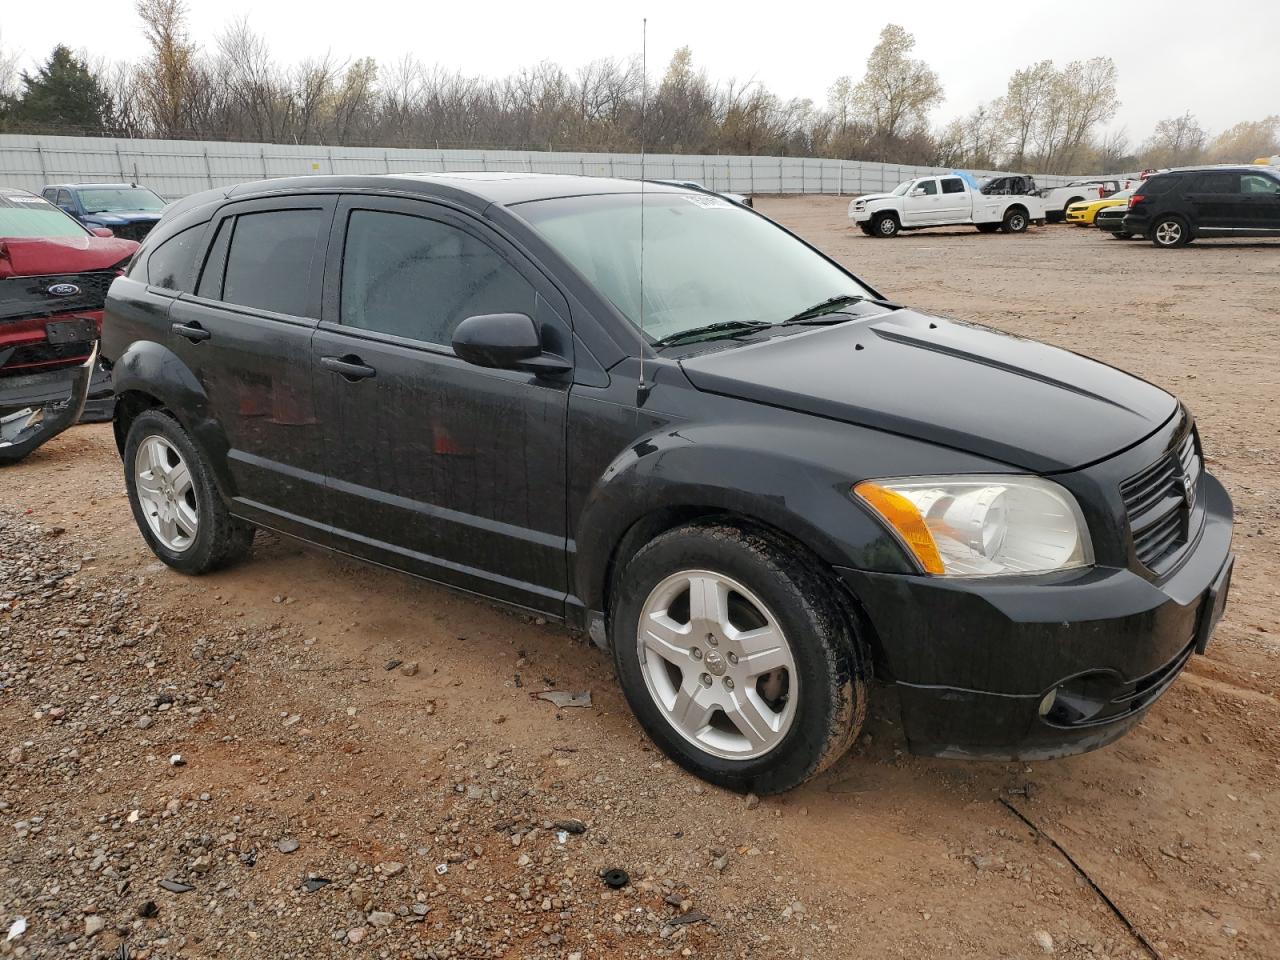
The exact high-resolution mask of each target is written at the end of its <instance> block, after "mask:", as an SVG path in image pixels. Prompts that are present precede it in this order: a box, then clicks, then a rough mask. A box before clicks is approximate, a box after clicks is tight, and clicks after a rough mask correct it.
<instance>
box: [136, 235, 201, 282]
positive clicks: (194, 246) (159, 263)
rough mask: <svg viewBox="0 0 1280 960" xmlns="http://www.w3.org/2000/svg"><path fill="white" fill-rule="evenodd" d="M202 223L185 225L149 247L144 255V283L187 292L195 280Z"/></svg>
mask: <svg viewBox="0 0 1280 960" xmlns="http://www.w3.org/2000/svg"><path fill="white" fill-rule="evenodd" d="M206 226H208V224H204V223H201V224H198V225H196V226H194V227H188V228H187V229H186V230H183V231H182V232H181V233H175V234H174V235H173V236H172V237H170V238H169V239H168V240H166V241H165V242H164V243H162V244H160V246H158V247H156V248H155V249H154V250H153V251H151V256H149V257H147V283H149V284H151V285H152V286H155V287H164V288H165V289H166V290H178V291H181V292H182V293H190V292H191V291H192V290H193V289H194V286H193V284H194V283H195V266H196V254H197V253H198V252H199V248H200V239H201V237H203V236H204V228H205V227H206Z"/></svg>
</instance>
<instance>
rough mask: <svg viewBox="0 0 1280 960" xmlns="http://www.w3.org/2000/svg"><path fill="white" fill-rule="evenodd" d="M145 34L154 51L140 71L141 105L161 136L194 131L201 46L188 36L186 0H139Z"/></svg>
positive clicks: (139, 104)
mask: <svg viewBox="0 0 1280 960" xmlns="http://www.w3.org/2000/svg"><path fill="white" fill-rule="evenodd" d="M136 10H137V13H138V16H139V17H140V18H141V19H142V28H143V33H144V34H145V36H146V38H147V44H148V46H150V48H151V52H150V54H149V55H148V57H147V59H146V60H145V61H143V63H142V65H141V67H140V69H139V70H138V72H137V81H138V86H139V90H138V108H139V113H140V114H141V115H142V116H143V117H144V118H145V120H146V122H147V124H148V126H149V127H150V128H151V129H152V130H153V131H154V132H155V133H156V134H158V135H159V136H162V137H180V136H183V135H185V134H187V133H190V132H193V131H192V124H191V123H190V115H191V107H192V105H193V104H194V103H195V102H196V101H195V99H194V94H195V91H194V89H193V87H194V84H193V82H192V81H193V75H194V71H195V62H196V57H197V56H198V52H199V51H198V49H197V47H196V45H195V43H193V42H192V41H191V39H190V38H189V37H188V35H187V28H186V16H187V9H186V4H185V3H183V0H138V2H137V7H136Z"/></svg>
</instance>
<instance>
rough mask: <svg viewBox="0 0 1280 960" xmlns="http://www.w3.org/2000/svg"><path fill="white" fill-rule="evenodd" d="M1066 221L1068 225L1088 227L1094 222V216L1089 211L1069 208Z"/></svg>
mask: <svg viewBox="0 0 1280 960" xmlns="http://www.w3.org/2000/svg"><path fill="white" fill-rule="evenodd" d="M1066 220H1067V223H1078V224H1081V225H1087V224H1090V223H1092V222H1093V215H1092V214H1090V213H1089V211H1088V210H1077V209H1075V208H1074V207H1068V208H1067V214H1066Z"/></svg>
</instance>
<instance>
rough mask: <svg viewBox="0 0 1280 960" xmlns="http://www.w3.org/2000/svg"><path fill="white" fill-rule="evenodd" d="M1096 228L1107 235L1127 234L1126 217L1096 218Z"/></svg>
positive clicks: (1094, 221) (1094, 220)
mask: <svg viewBox="0 0 1280 960" xmlns="http://www.w3.org/2000/svg"><path fill="white" fill-rule="evenodd" d="M1093 223H1094V226H1096V227H1097V228H1098V229H1099V230H1105V231H1106V232H1107V233H1126V232H1127V231H1126V230H1125V226H1124V217H1094V219H1093Z"/></svg>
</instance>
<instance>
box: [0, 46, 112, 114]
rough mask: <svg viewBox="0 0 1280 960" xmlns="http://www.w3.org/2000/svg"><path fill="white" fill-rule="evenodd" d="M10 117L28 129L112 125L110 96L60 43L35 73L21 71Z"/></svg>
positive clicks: (88, 70) (86, 67) (81, 62)
mask: <svg viewBox="0 0 1280 960" xmlns="http://www.w3.org/2000/svg"><path fill="white" fill-rule="evenodd" d="M21 80H22V90H21V91H20V92H19V95H18V97H17V100H16V102H15V103H14V104H13V109H12V110H11V111H10V114H11V117H12V119H13V120H15V121H16V122H17V124H19V125H21V126H22V127H24V128H27V129H36V128H46V129H50V130H51V131H53V130H58V129H64V128H70V129H67V132H68V133H85V134H94V133H104V132H105V131H106V130H107V128H109V127H110V126H111V121H112V108H111V95H110V94H109V93H107V91H106V89H105V88H104V87H103V85H102V83H101V82H99V80H98V78H97V77H95V76H94V75H93V73H92V71H90V69H89V67H88V65H87V64H86V63H85V62H84V61H83V60H81V59H80V58H79V57H77V56H76V55H75V54H74V53H72V52H71V51H70V50H69V49H67V48H66V47H64V46H63V45H62V44H58V46H56V47H54V48H53V52H52V53H51V54H49V59H48V60H47V61H46V62H45V63H44V65H43V66H41V67H39V68H38V69H37V70H36V72H35V74H30V73H27V72H26V71H25V70H24V71H23V72H22V78H21Z"/></svg>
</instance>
